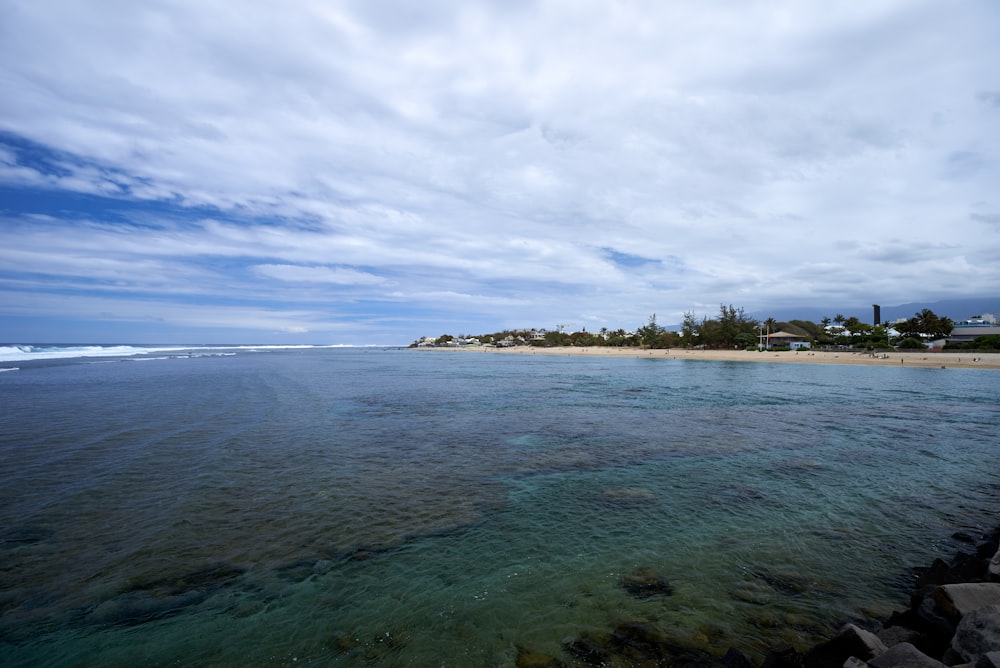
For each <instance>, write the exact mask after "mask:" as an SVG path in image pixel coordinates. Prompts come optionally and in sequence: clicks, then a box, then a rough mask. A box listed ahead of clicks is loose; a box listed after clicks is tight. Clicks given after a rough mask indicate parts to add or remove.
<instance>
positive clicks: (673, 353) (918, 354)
mask: <svg viewBox="0 0 1000 668" xmlns="http://www.w3.org/2000/svg"><path fill="white" fill-rule="evenodd" d="M417 350H432V351H450V352H461V353H469V352H478V353H485V354H490V355H576V356H581V357H648V358H654V359H655V358H665V359H679V360H691V361H713V362H771V363H775V364H854V365H864V366H883V367H887V366H896V367H898V366H904V367H907V366H909V367H920V368H929V369H941V368H944V369H992V370H1000V355H998V354H990V353H977V352H972V351H969V352H965V351H961V352H931V351H915V352H901V351H898V350H893V351H889V352H886V353H882V352H878V353H876V354H875V355H872V354H870V353H859V352H852V351H848V350H842V351H828V350H818V351H791V350H788V351H777V352H776V351H773V350H765V351H757V350H689V349H686V348H664V349H646V348H614V347H580V348H577V347H570V346H564V347H555V348H537V347H532V346H516V347H513V348H488V347H485V346H479V347H466V348H417Z"/></svg>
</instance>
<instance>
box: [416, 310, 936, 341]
mask: <svg viewBox="0 0 1000 668" xmlns="http://www.w3.org/2000/svg"><path fill="white" fill-rule="evenodd" d="M953 327H954V323H953V322H952V320H951V319H950V318H947V317H941V316H938V315H936V314H935V313H934V312H933V311H931V310H930V309H923V310H922V311H920V312H918V313H916V314H914V317H912V318H909V319H908V320H906V321H903V322H898V323H893V324H892V328H893V329H895V330H896V332H898V334H897V335H893V334H892V332H890V324H889V323H882V324H876V325H873V324H869V323H865V322H862V321H861V320H860V319H858V318H856V317H853V316H851V317H844V316H843V315H842V314H840V313H837V314H835V315H834V316H833V317H825V318H823V319H822V320H820V322H819V323H815V322H812V321H810V320H789V321H787V322H779V321H777V320H775V319H774V318H767V319H765V320H759V319H757V318H755V317H752V316H750V315H748V314H747V313H746V312H745V311H744V309H743V308H742V307H736V306H733V305H732V304H728V305H727V304H720V305H719V312H718V315H717V316H716V317H712V318H710V317H708V316H702V317H701V318H699V317H697V316H695V314H694V313H693V312H691V311H688V312H685V313H684V318H683V321H682V322H681V328H680V331H678V332H674V331H670V330H667V329H666V328H665V327H663V326H662V325H660V324H659V323H658V322H657V320H656V314H655V313H654V314H652V315H651V316H649V319H648V320H647V321H646V323H645V324H643V325H641V326H639V327H638V328H636V330H635V331H634V332H628V331H626V330H624V329H616V330H609V329H608V328H606V327H602V328H601V329H600V331H598V332H588V331H587V330H586V329H582V330H580V331H576V332H566V331H564V327H563V326H558V327H556V329H555V330H535V329H531V330H529V329H507V330H502V331H499V332H490V333H485V334H478V335H465V334H462V335H459V336H458V338H459V339H461V340H467V339H477V340H478V341H479V342H480V343H482V344H487V345H491V344H492V345H503V343H504V342H512V343H513V344H514V345H531V346H542V347H554V346H578V347H583V346H588V347H589V346H612V347H645V348H690V347H699V348H712V349H720V348H725V349H732V348H755V347H757V346H758V345H760V344H761V342H762V340H763V339H764V338H766V336H767V334H768V333H771V334H773V333H775V332H778V331H784V332H787V333H789V334H793V335H795V336H796V337H799V338H801V339H803V340H804V341H807V342H810V343H811V344H812V345H815V346H824V347H826V346H850V347H854V348H859V347H862V348H869V349H889V348H892V347H902V348H906V347H913V348H922V347H924V343H923V341H924V340H925V339H941V338H944V337H946V336H948V335H949V334H950V333H951V330H952V328H953ZM454 338H455V337H453V336H451V335H450V334H443V335H442V336H440V337H438V339H437V344H438V345H445V344H446V343H447V342H449V341H452V340H454ZM414 345H415V344H414ZM772 347H773V346H772Z"/></svg>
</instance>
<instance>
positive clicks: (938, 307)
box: [667, 297, 1000, 331]
mask: <svg viewBox="0 0 1000 668" xmlns="http://www.w3.org/2000/svg"><path fill="white" fill-rule="evenodd" d="M875 301H876V300H873V301H872V303H875ZM880 307H881V316H880V317H881V320H882V322H886V321H893V320H896V319H898V318H912V317H913V315H914V314H915V313H917V312H919V311H921V310H923V309H925V308H927V309H930V310H932V311H934V313H935V314H936V315H939V316H944V317H948V318H951V319H952V320H954V321H956V322H957V321H959V320H965V319H966V318H971V317H972V316H974V315H981V314H983V313H992V314H994V315H997V316H1000V297H971V298H968V299H942V300H939V301H936V302H911V303H909V304H898V305H892V304H880ZM747 313H748V315H750V316H751V317H754V318H757V319H759V320H766V319H767V318H774V319H775V320H777V321H778V322H788V321H789V320H811V321H812V322H816V323H818V322H820V321H821V320H822V319H823V318H830V319H833V316H835V315H837V314H838V313H840V314H841V315H843V316H844V317H845V318H850V317H851V316H854V317H855V318H857V319H858V320H860V321H861V322H867V323H870V322H871V321H872V316H873V315H874V313H873V309H872V306H871V304H861V305H854V306H843V305H842V306H837V307H826V306H782V307H780V308H775V309H761V310H756V311H750V310H748V311H747ZM716 315H717V314H711V315H710V316H709V317H711V318H715V317H716ZM680 328H681V325H680V323H678V324H676V325H668V326H667V329H670V330H674V331H679V330H680Z"/></svg>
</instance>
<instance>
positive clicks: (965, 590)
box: [516, 528, 1000, 668]
mask: <svg viewBox="0 0 1000 668" xmlns="http://www.w3.org/2000/svg"><path fill="white" fill-rule="evenodd" d="M954 537H955V538H956V539H957V540H960V541H963V542H966V543H967V544H968V545H969V549H968V550H967V551H962V552H959V553H957V554H956V555H955V556H954V557H952V558H951V560H950V561H944V560H942V559H937V560H935V561H934V563H933V564H931V565H930V566H928V567H926V568H918V569H915V570H914V589H913V594H912V596H911V599H910V607H909V608H908V609H906V610H904V611H898V612H895V613H893V614H892V615H891V616H890V617H889V619H887V620H885V621H884V622H883V623H881V624H879V623H878V622H877V621H874V620H872V621H871V622H870V623H868V624H847V625H845V626H844V627H843V628H842V629H841V630H840V632H839V633H838V634H837V635H836V636H835V637H833V638H830V639H829V640H826V641H824V642H821V643H820V644H818V645H815V646H814V647H812V648H810V649H809V650H807V651H805V652H800V651H797V650H795V649H793V648H790V647H786V648H773V649H771V650H770V651H768V653H767V655H766V656H765V657H764V659H763V662H761V663H759V664H757V663H755V662H754V661H752V660H751V659H750V658H748V657H747V656H746V655H745V654H744V653H742V652H741V651H740V650H739V649H736V648H731V649H730V650H729V651H728V652H727V653H726V654H725V656H723V657H721V658H720V657H717V656H713V655H711V654H709V653H707V652H704V651H703V650H700V649H694V648H689V647H684V646H681V645H679V644H677V643H676V642H675V641H674V640H672V639H670V637H669V635H668V634H666V633H665V632H664V631H663V630H662V629H659V628H657V627H656V626H655V625H652V624H648V623H645V622H622V623H620V624H619V625H618V626H616V627H615V628H614V629H613V630H611V631H608V632H606V633H593V632H588V633H585V634H581V635H580V636H578V637H576V638H573V639H570V640H567V641H566V642H564V643H563V650H564V653H565V656H564V657H561V658H560V657H554V656H549V655H545V654H541V653H537V652H533V651H531V650H530V649H528V648H523V647H522V648H518V655H517V661H516V665H517V668H571V667H576V666H609V667H625V666H650V667H652V666H668V667H669V666H690V667H706V668H707V667H722V668H758V666H759V668H841V667H843V668H864V667H866V666H871V668H941V667H944V666H953V667H961V668H1000V528H997V529H995V530H994V531H992V532H991V533H989V534H985V535H982V536H969V535H967V534H964V533H963V534H956V535H955V536H954ZM619 584H620V586H621V587H622V588H623V589H625V590H626V591H627V592H629V593H630V594H632V595H635V596H656V595H666V596H669V595H670V594H671V593H672V589H671V587H670V584H669V582H668V581H667V579H666V578H665V577H663V576H662V575H661V574H658V573H656V572H653V571H651V570H649V569H639V570H637V571H636V572H634V573H631V574H628V575H626V576H624V577H623V578H622V580H621V582H620V583H619ZM863 626H867V627H868V628H863Z"/></svg>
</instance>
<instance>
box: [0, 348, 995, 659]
mask: <svg viewBox="0 0 1000 668" xmlns="http://www.w3.org/2000/svg"><path fill="white" fill-rule="evenodd" d="M235 352H236V353H237V354H235V355H231V354H230V355H225V356H215V355H210V356H198V357H187V356H176V355H172V354H166V355H163V354H162V353H160V354H158V356H157V358H156V359H145V358H143V357H142V356H138V357H137V356H131V357H128V358H121V359H118V358H113V357H112V358H107V359H103V358H102V359H100V360H93V359H91V360H80V359H78V360H62V361H51V360H50V361H46V362H44V363H43V362H37V363H36V362H32V361H30V360H29V361H19V362H18V363H17V366H19V367H20V369H19V370H18V371H15V372H11V373H4V374H0V462H2V464H0V559H2V561H0V563H2V566H0V661H2V662H3V663H4V664H6V665H12V664H13V665H18V664H23V665H29V664H30V665H81V664H91V665H98V664H99V665H135V664H140V663H141V664H146V665H164V664H169V663H179V664H185V665H188V664H192V663H195V664H214V665H230V664H232V665H247V664H252V665H290V664H292V663H295V664H296V665H301V664H304V663H305V664H308V663H314V664H317V665H342V666H356V665H385V666H396V665H412V666H427V665H439V666H508V665H513V660H514V657H515V655H516V652H517V648H518V647H527V648H530V649H532V650H535V651H540V652H545V653H548V654H551V655H553V656H559V657H560V658H562V659H563V660H568V657H567V656H566V655H565V654H564V653H563V649H562V645H563V643H564V642H565V641H567V640H569V639H572V638H574V637H576V636H578V635H579V634H580V633H583V632H588V631H600V630H608V629H611V628H612V627H614V626H615V625H616V624H617V623H619V622H620V621H622V620H639V621H646V622H649V623H651V624H653V625H655V626H656V627H658V628H660V629H663V630H664V631H665V632H666V633H668V634H669V635H670V636H671V637H674V638H676V639H677V640H678V641H679V642H682V643H685V644H689V645H692V646H696V647H701V648H704V649H707V650H709V651H711V652H714V653H719V654H721V653H722V652H724V651H725V649H726V648H727V647H729V646H730V645H734V646H737V647H739V648H741V649H743V650H744V651H747V652H748V653H750V654H751V655H757V656H759V655H760V653H761V652H762V651H763V650H764V648H765V647H767V646H769V645H775V644H778V643H781V642H787V643H791V644H793V645H795V646H798V647H804V646H806V645H807V644H809V643H811V642H814V641H815V640H816V639H817V638H818V637H819V636H821V635H823V634H826V633H829V632H830V631H831V630H832V629H835V628H836V627H837V626H839V625H840V624H841V623H843V622H844V621H848V620H859V619H864V618H866V617H872V616H875V617H877V616H885V615H888V613H889V612H891V611H892V610H893V609H900V608H902V607H904V606H905V603H906V600H907V599H906V597H907V589H906V588H907V584H908V579H907V569H908V568H910V567H912V566H919V565H925V564H927V563H929V562H930V560H932V559H933V558H934V557H937V556H948V555H950V554H951V553H952V552H954V551H955V550H956V549H957V548H958V547H959V546H958V545H957V544H954V543H952V542H951V541H950V540H949V538H948V537H949V536H950V535H951V534H952V533H953V532H954V531H956V530H959V529H971V530H983V529H986V528H992V526H994V525H996V524H998V523H1000V521H998V519H1000V518H998V512H997V511H998V508H1000V486H998V483H997V481H996V478H995V472H996V471H997V470H1000V449H998V447H997V446H998V440H1000V439H998V435H997V425H998V424H1000V391H998V383H1000V376H998V375H996V374H993V373H990V372H987V371H962V370H955V369H948V370H941V369H903V368H900V369H895V368H892V369H890V368H866V367H853V366H819V365H801V366H799V365H769V364H761V363H712V362H694V361H683V360H663V359H661V360H648V359H583V358H579V357H550V356H540V355H538V356H507V355H505V356H494V355H486V354H475V353H468V354H463V353H451V354H448V353H431V352H419V351H400V350H386V349H360V350H351V349H339V350H338V349H312V350H309V349H305V350H271V351H265V352H254V351H250V350H245V349H242V350H238V351H235ZM637 568H651V569H654V570H655V571H656V572H657V573H660V574H662V575H664V576H665V577H666V578H668V579H669V581H670V583H671V585H672V586H673V594H672V595H671V596H653V597H648V598H636V597H634V596H631V595H629V594H628V593H627V592H626V591H625V590H624V589H623V588H622V587H621V586H620V584H619V579H620V578H621V577H622V576H623V575H625V574H627V573H630V572H632V571H633V570H635V569H637Z"/></svg>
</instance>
